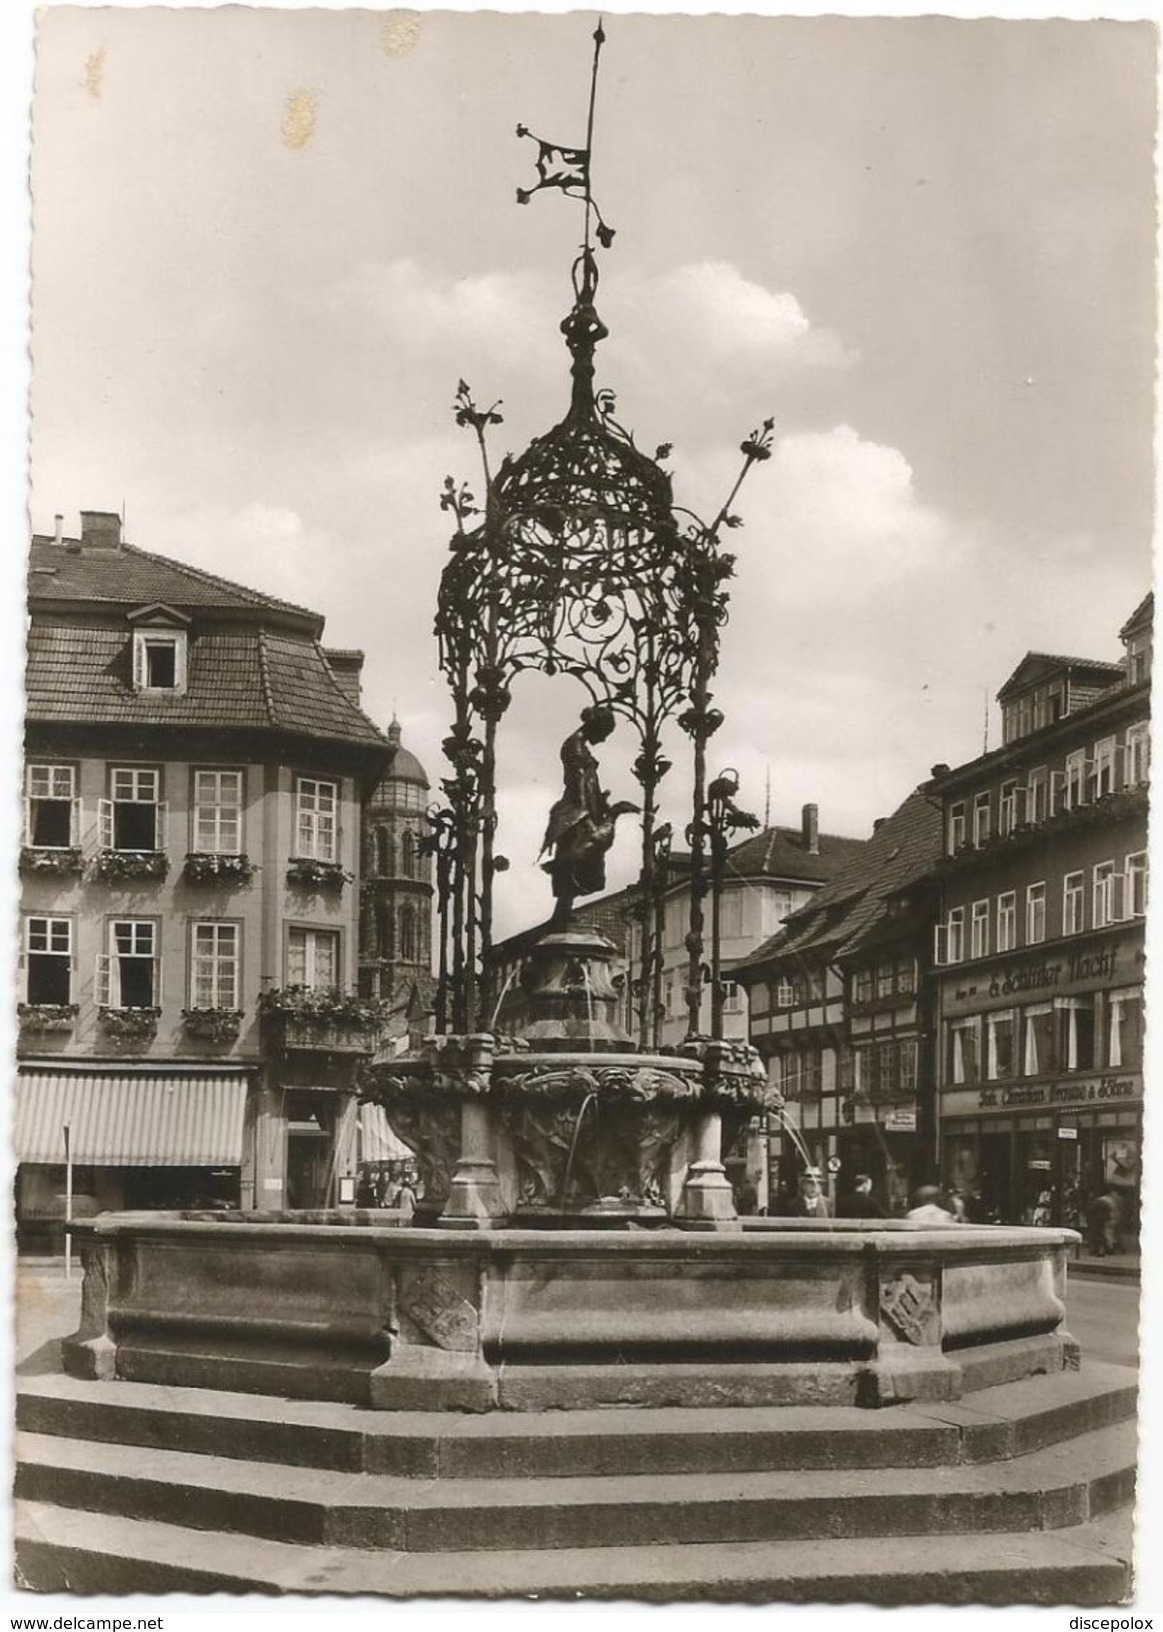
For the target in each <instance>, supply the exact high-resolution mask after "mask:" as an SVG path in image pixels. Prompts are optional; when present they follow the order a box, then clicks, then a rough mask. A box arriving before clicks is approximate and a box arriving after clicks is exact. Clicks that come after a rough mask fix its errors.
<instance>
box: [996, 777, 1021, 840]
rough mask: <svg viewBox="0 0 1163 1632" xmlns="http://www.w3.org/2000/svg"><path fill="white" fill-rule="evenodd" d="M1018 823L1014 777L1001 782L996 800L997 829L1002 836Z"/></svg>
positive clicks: (1016, 789)
mask: <svg viewBox="0 0 1163 1632" xmlns="http://www.w3.org/2000/svg"><path fill="white" fill-rule="evenodd" d="M1017 825H1018V783H1017V778H1016V777H1011V778H1010V779H1009V781H1007V782H1003V783H1002V785H1001V790H1000V792H999V794H998V801H997V830H998V832H999V833H1000V834H1001V836H1002V838H1005V837H1006V836H1007V835H1008V834H1010V833H1012V832H1013V831H1014V828H1015V827H1017Z"/></svg>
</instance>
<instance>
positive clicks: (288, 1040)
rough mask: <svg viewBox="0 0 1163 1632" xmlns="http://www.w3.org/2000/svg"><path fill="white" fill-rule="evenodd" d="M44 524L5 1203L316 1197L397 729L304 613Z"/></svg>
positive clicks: (340, 1081) (38, 1216) (38, 543)
mask: <svg viewBox="0 0 1163 1632" xmlns="http://www.w3.org/2000/svg"><path fill="white" fill-rule="evenodd" d="M81 520H82V526H81V536H80V537H79V538H76V539H66V538H64V537H63V533H62V529H61V527H60V523H59V521H58V530H57V534H56V536H55V537H44V536H37V537H35V538H34V539H33V542H32V549H31V560H30V575H29V590H28V611H29V631H28V660H27V682H26V688H27V714H26V732H25V765H24V795H25V805H24V834H23V846H22V850H21V855H20V875H21V891H20V910H21V957H20V987H21V989H20V992H19V1008H18V1015H19V1027H18V1084H17V1160H18V1163H19V1167H18V1220H19V1224H20V1229H21V1234H22V1236H23V1237H24V1238H25V1239H32V1238H34V1237H38V1236H43V1235H44V1234H45V1233H46V1232H47V1233H49V1234H50V1235H51V1234H52V1233H53V1231H54V1230H57V1229H59V1225H60V1222H61V1221H62V1219H63V1214H64V1194H65V1189H66V1166H67V1167H68V1170H69V1177H70V1178H71V1188H72V1193H73V1197H74V1216H84V1215H85V1214H86V1213H92V1212H96V1211H101V1210H104V1209H106V1208H111V1207H131V1208H132V1207H158V1206H179V1205H203V1204H213V1205H242V1206H244V1207H260V1208H268V1207H274V1208H278V1207H284V1206H291V1207H295V1206H316V1205H322V1204H323V1203H324V1202H325V1201H326V1200H328V1199H336V1198H338V1196H339V1195H340V1194H341V1191H342V1184H341V1181H343V1180H344V1179H345V1178H347V1177H349V1176H350V1175H352V1174H353V1173H354V1170H355V1162H356V1155H357V1152H356V1141H357V1117H356V1108H355V1101H354V1099H353V1097H352V1093H351V1088H352V1081H353V1072H354V1068H355V1063H356V1061H357V1060H358V1058H359V1057H360V1055H361V1054H362V1053H365V1052H367V1051H368V1050H369V1049H370V1047H371V1046H372V1045H373V1043H374V1037H375V1013H374V1009H373V1008H372V1007H371V1006H369V1005H366V1004H365V1005H360V1003H359V1002H358V1000H357V999H356V998H355V996H354V990H355V985H356V977H357V960H358V944H357V931H358V883H357V877H358V872H359V861H360V857H359V836H360V806H361V802H362V798H363V796H364V795H365V794H366V793H367V792H368V791H370V789H371V787H373V786H374V785H375V783H376V782H377V781H378V780H379V778H380V777H381V775H382V773H383V771H384V769H385V767H386V765H387V763H388V761H389V759H390V756H391V752H392V749H391V745H390V744H389V742H388V741H387V739H386V738H385V737H384V736H383V735H382V734H381V733H380V732H379V731H378V730H377V728H376V727H375V726H374V725H373V724H372V722H371V721H370V720H369V719H368V718H367V717H366V716H365V715H364V714H363V713H362V711H361V709H360V707H359V705H358V677H359V664H360V662H361V661H362V659H361V658H360V655H359V654H358V653H350V652H340V653H334V654H330V655H331V656H333V657H334V664H333V663H332V661H329V653H328V652H327V650H326V649H325V648H324V647H323V646H322V645H321V644H320V642H321V637H322V633H323V620H322V618H321V617H320V616H319V615H318V614H316V613H313V612H310V611H307V610H305V609H303V608H300V607H296V606H292V605H290V604H288V603H286V602H283V601H279V600H277V599H275V598H273V597H271V596H267V595H264V594H261V593H259V592H257V591H254V590H249V589H246V588H243V587H242V586H239V585H236V584H232V583H228V582H226V581H225V580H222V579H218V578H215V577H213V576H211V575H209V574H207V573H203V572H200V571H198V570H196V569H194V568H191V567H188V566H186V565H184V564H182V563H179V562H177V561H172V560H169V559H167V558H165V557H163V556H159V555H156V554H152V553H149V552H146V551H144V550H140V549H137V548H135V547H133V546H131V545H130V544H128V543H127V542H125V541H124V540H123V539H122V537H121V526H120V520H119V518H118V517H117V516H116V515H109V514H106V513H103V512H82V518H81Z"/></svg>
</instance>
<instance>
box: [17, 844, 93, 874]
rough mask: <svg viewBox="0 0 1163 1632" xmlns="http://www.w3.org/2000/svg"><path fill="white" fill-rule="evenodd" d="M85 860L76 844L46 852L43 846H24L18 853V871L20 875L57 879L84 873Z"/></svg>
mask: <svg viewBox="0 0 1163 1632" xmlns="http://www.w3.org/2000/svg"><path fill="white" fill-rule="evenodd" d="M84 867H85V858H84V856H82V854H81V847H80V845H78V844H71V845H69V846H68V847H67V848H66V849H63V850H48V849H45V848H44V846H43V845H39V844H26V845H24V846H23V847H22V849H21V851H20V871H21V872H22V873H34V874H40V875H41V876H42V877H49V878H59V877H61V876H62V875H63V874H66V873H80V872H83V871H84Z"/></svg>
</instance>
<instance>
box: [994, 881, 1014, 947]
mask: <svg viewBox="0 0 1163 1632" xmlns="http://www.w3.org/2000/svg"><path fill="white" fill-rule="evenodd" d="M1017 944H1018V896H1017V891H1016V890H1003V891H1002V893H1001V894H1000V895H999V896H998V898H997V950H998V951H999V952H1013V951H1014V950H1015V949H1016V948H1017Z"/></svg>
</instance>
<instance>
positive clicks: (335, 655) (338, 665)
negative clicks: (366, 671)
mask: <svg viewBox="0 0 1163 1632" xmlns="http://www.w3.org/2000/svg"><path fill="white" fill-rule="evenodd" d="M323 658H324V661H325V662H326V664H327V667H328V668H329V669H330V670H331V672H332V674H333V675H334V676H335V678H336V680H337V681H338V682H339V689H340V691H342V692H343V694H344V696H345V697H346V698H347V700H348V702H351V703H354V704H355V706H356V708H358V707H359V706H360V671H361V670H362V669H363V653H362V652H357V651H344V650H341V649H338V648H336V647H334V646H325V647H324V648H323Z"/></svg>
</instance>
